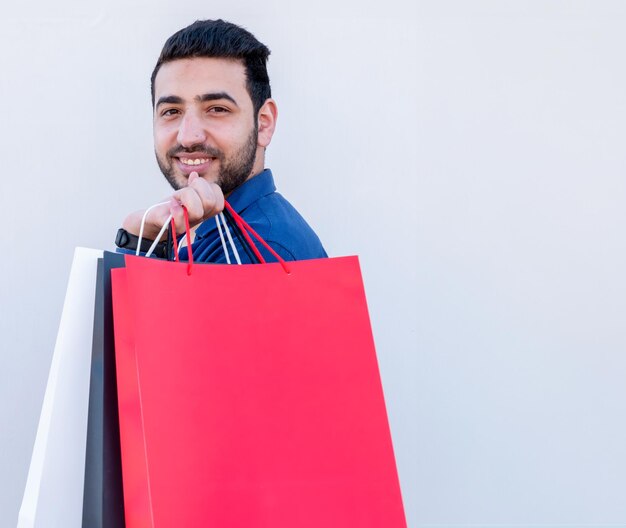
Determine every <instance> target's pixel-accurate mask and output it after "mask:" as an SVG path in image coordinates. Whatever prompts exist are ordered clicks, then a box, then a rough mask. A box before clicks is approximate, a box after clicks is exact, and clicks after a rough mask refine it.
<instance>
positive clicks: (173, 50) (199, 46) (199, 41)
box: [150, 20, 272, 121]
mask: <svg viewBox="0 0 626 528" xmlns="http://www.w3.org/2000/svg"><path fill="white" fill-rule="evenodd" d="M269 54H270V50H269V48H268V47H267V46H266V45H265V44H262V43H261V42H259V41H258V40H257V39H256V38H255V36H254V35H253V34H252V33H250V32H249V31H247V30H245V29H243V28H242V27H239V26H236V25H235V24H231V23H230V22H225V21H224V20H196V21H195V22H194V23H193V24H191V25H190V26H187V27H186V28H183V29H181V30H180V31H177V32H176V33H174V34H173V35H172V36H171V37H170V38H168V39H167V42H166V43H165V45H164V46H163V49H162V50H161V55H160V56H159V59H158V60H157V63H156V66H155V67H154V70H153V71H152V77H151V78H150V90H151V93H152V106H154V80H155V78H156V76H157V73H158V72H159V69H160V68H161V66H162V65H163V64H165V63H166V62H171V61H175V60H178V59H190V58H193V57H215V58H223V59H234V60H241V61H242V62H243V64H244V66H245V69H246V88H247V90H248V94H249V95H250V99H252V105H253V106H254V116H255V121H256V116H257V114H258V112H259V109H260V108H261V106H263V103H264V102H265V101H266V100H267V99H268V98H270V97H271V96H272V91H271V88H270V78H269V76H268V75H267V58H268V57H269Z"/></svg>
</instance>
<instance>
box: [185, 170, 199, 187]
mask: <svg viewBox="0 0 626 528" xmlns="http://www.w3.org/2000/svg"><path fill="white" fill-rule="evenodd" d="M199 177H200V175H199V174H198V173H197V172H196V171H193V172H192V173H191V174H190V175H189V179H188V180H187V185H189V184H191V183H193V182H194V181H195V180H197V179H198V178H199Z"/></svg>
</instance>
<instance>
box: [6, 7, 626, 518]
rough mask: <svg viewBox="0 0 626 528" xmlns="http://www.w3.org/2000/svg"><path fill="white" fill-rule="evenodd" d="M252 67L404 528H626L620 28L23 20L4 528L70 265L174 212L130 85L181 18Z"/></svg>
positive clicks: (10, 189)
mask: <svg viewBox="0 0 626 528" xmlns="http://www.w3.org/2000/svg"><path fill="white" fill-rule="evenodd" d="M217 17H223V18H226V19H228V20H231V21H234V22H236V23H239V24H242V25H244V26H246V27H248V28H249V29H250V30H251V31H252V32H253V33H254V34H255V35H256V36H257V37H258V38H259V39H260V40H261V41H263V42H265V43H267V44H268V45H269V47H270V48H271V49H272V52H273V53H272V57H271V60H270V75H271V78H272V85H273V90H274V94H275V97H276V99H277V100H278V104H279V109H280V117H279V127H278V132H277V134H276V136H275V139H274V141H273V143H272V146H271V148H270V151H269V161H268V166H270V167H271V168H272V169H273V170H274V172H275V175H276V177H277V180H278V186H279V188H280V190H281V191H282V192H283V194H285V195H286V196H287V197H288V198H289V199H290V200H291V201H292V202H293V203H294V205H296V207H298V208H299V209H300V210H301V211H302V213H303V214H304V216H305V217H306V218H308V219H309V220H310V223H311V224H312V225H313V226H314V228H315V229H316V230H317V231H318V233H319V235H320V237H321V238H322V240H323V241H324V243H325V245H326V247H327V250H328V251H329V253H331V254H332V255H343V254H353V253H357V254H359V255H360V256H361V260H362V267H363V271H364V276H365V283H366V289H367V293H368V298H369V304H370V312H371V317H372V323H373V327H374V334H375V338H376V343H377V349H378V354H379V361H380V367H381V372H382V376H383V383H384V387H385V392H386V397H387V405H388V411H389V415H390V420H391V426H392V432H393V436H394V444H395V448H396V456H397V461H398V466H399V471H400V479H401V485H402V489H403V494H404V501H405V508H406V512H407V517H408V521H409V525H410V526H422V527H423V526H444V525H445V526H460V525H463V526H466V525H469V524H478V525H484V524H492V525H494V524H499V525H502V524H526V525H527V524H541V525H549V526H556V525H560V526H561V525H574V524H576V525H589V526H599V525H601V524H620V525H624V526H626V500H624V494H625V491H626V447H624V446H626V426H625V420H624V416H625V412H626V383H625V381H624V380H625V379H626V354H625V353H626V331H625V330H624V318H625V316H626V279H625V278H624V270H625V269H626V267H625V264H626V262H625V261H626V242H625V237H624V235H623V231H624V224H625V221H626V207H625V206H626V182H625V177H624V173H625V169H626V149H625V148H624V140H625V139H626V124H625V123H626V102H625V101H626V99H625V95H624V94H626V69H625V67H624V56H625V51H626V4H625V3H623V2H620V1H613V2H611V1H592V0H588V1H580V0H579V1H576V0H570V1H565V0H561V1H556V0H529V1H517V2H512V1H496V0H492V1H489V0H476V1H473V2H465V1H461V0H443V1H441V0H440V1H434V0H431V1H419V2H412V1H409V0H387V1H385V2H375V1H374V0H368V1H357V0H350V1H345V2H341V1H339V2H338V1H335V2H331V1H329V0H322V1H316V2H309V3H307V4H306V5H302V3H296V2H288V1H287V0H266V1H265V2H253V1H250V0H241V1H239V2H226V1H221V0H218V1H215V2H210V3H207V2H200V1H198V0H179V1H177V2H174V1H172V0H125V1H122V0H110V1H107V2H105V1H104V0H100V1H95V0H94V1H87V2H85V1H80V0H58V1H56V2H44V1H43V0H32V1H30V2H27V1H24V2H21V3H11V4H9V5H5V6H3V7H2V12H1V15H0V101H1V104H2V107H1V112H0V160H1V163H2V172H1V176H0V189H1V195H0V196H1V198H2V200H1V204H2V205H1V207H0V221H1V224H0V225H1V226H2V227H1V228H0V230H1V233H2V234H1V235H0V237H1V238H0V240H1V242H2V250H3V254H4V256H3V258H2V260H1V264H0V265H1V268H0V271H1V273H0V296H1V310H2V312H1V315H2V316H1V318H0V351H1V353H0V401H1V402H2V404H1V405H0V434H1V436H0V526H2V527H11V526H14V525H15V522H16V519H17V512H18V509H19V505H20V502H21V496H22V491H23V487H24V484H25V481H26V475H27V471H28V464H29V460H30V453H31V449H32V445H33V442H34V438H35V432H36V427H37V422H38V416H39V410H40V406H41V402H42V398H43V393H44V390H45V383H46V377H47V371H48V367H49V364H50V360H51V353H52V349H53V346H54V340H55V336H56V328H57V325H58V321H59V317H60V312H61V307H62V303H63V297H64V292H65V286H66V281H67V277H68V272H69V266H70V263H71V258H72V252H73V248H74V247H75V246H80V245H82V246H90V247H102V248H111V247H112V242H113V237H114V234H115V231H116V229H117V227H118V226H119V224H120V223H121V220H122V218H123V217H124V216H125V214H126V213H127V212H128V211H129V210H132V209H135V208H138V207H140V206H144V205H146V204H150V203H153V202H155V201H156V200H157V199H159V198H160V197H162V196H163V195H165V194H167V193H168V188H167V186H166V184H165V182H164V179H163V178H162V176H160V173H159V172H158V169H157V167H156V163H155V162H154V160H153V152H152V139H151V108H150V102H149V75H150V72H151V70H152V67H153V65H154V62H155V60H156V57H157V55H158V53H159V51H160V48H161V46H162V44H163V42H164V41H165V39H166V38H167V37H168V36H169V35H170V34H171V33H173V32H174V31H176V30H177V29H179V28H180V27H182V26H184V25H187V24H188V23H190V22H192V21H193V20H195V19H197V18H217Z"/></svg>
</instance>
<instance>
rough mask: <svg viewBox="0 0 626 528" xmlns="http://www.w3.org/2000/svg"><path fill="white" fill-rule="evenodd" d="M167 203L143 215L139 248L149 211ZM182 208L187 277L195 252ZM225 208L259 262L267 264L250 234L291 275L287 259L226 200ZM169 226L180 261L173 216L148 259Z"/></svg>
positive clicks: (151, 248)
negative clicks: (185, 240)
mask: <svg viewBox="0 0 626 528" xmlns="http://www.w3.org/2000/svg"><path fill="white" fill-rule="evenodd" d="M165 203H167V202H164V203H162V204H155V205H153V206H150V207H149V208H148V209H146V211H145V213H144V215H143V218H142V219H141V228H140V230H139V242H138V243H137V248H139V247H141V238H142V235H143V228H144V224H145V221H146V217H147V216H148V211H149V210H150V209H152V208H153V207H157V206H158V205H164V204H165ZM182 208H183V215H184V217H185V237H186V239H187V251H188V255H189V262H188V263H187V275H191V268H192V266H193V252H192V249H191V229H190V228H189V213H188V212H187V208H186V207H185V206H184V205H182ZM224 208H225V209H226V210H227V211H228V212H229V214H230V216H232V217H233V219H234V220H235V223H236V224H237V227H239V230H240V231H241V233H242V234H243V236H244V238H245V239H246V242H247V243H248V245H249V246H250V248H251V249H252V251H253V252H254V255H255V256H256V258H257V259H258V260H259V262H261V263H262V264H265V263H266V261H265V259H264V258H263V255H261V252H260V251H259V249H258V248H257V247H256V244H255V243H254V242H253V240H252V238H250V234H252V235H253V236H254V237H255V238H256V239H257V240H258V241H259V242H260V243H261V244H262V245H263V247H265V249H267V250H268V251H269V252H270V253H271V254H272V255H273V256H274V257H275V258H276V260H277V261H278V262H279V263H280V265H281V266H282V268H283V270H285V273H287V275H289V274H291V270H290V269H289V266H288V265H287V263H286V262H285V259H283V258H282V257H281V256H280V255H279V254H278V253H277V252H276V251H274V249H272V247H271V246H270V245H269V244H268V243H267V242H266V241H265V240H263V238H262V237H261V235H259V234H258V233H257V232H256V231H255V230H254V229H253V228H252V227H251V226H250V224H248V222H246V221H245V220H244V219H243V218H242V217H241V216H240V215H239V213H237V212H236V211H235V210H234V209H233V208H232V206H231V205H230V204H229V203H228V202H227V201H226V200H224ZM168 225H171V226H172V233H173V236H172V242H173V245H174V260H175V261H176V262H178V261H179V256H178V242H177V240H176V226H175V224H174V217H173V216H172V215H171V214H170V215H169V216H168V218H167V220H166V221H165V223H164V224H163V227H162V228H161V231H160V232H159V234H158V235H157V237H156V239H155V240H154V243H153V244H152V246H151V247H150V249H149V250H148V252H147V253H146V257H149V256H150V255H151V254H152V252H153V251H154V248H155V247H156V244H157V243H158V241H159V240H160V239H161V237H162V236H163V234H164V233H165V230H166V229H167V226H168ZM218 227H219V224H218ZM137 254H138V253H137Z"/></svg>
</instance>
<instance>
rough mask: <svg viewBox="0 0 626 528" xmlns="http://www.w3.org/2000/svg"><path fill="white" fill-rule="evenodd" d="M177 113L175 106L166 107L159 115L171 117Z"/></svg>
mask: <svg viewBox="0 0 626 528" xmlns="http://www.w3.org/2000/svg"><path fill="white" fill-rule="evenodd" d="M178 113H180V112H179V110H178V109H177V108H168V109H167V110H164V111H163V112H161V117H172V116H174V115H176V114H178Z"/></svg>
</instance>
